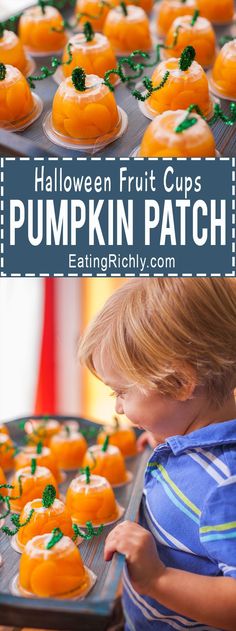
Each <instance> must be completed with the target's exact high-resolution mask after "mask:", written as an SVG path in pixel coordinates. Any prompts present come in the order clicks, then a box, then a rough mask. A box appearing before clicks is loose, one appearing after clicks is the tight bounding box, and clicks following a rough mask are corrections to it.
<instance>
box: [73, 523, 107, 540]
mask: <svg viewBox="0 0 236 631" xmlns="http://www.w3.org/2000/svg"><path fill="white" fill-rule="evenodd" d="M72 528H73V531H74V537H73V541H76V539H77V537H82V539H85V540H86V541H90V540H91V539H93V537H98V536H99V535H101V533H102V531H103V528H104V526H103V524H101V526H98V528H97V529H96V530H95V528H94V527H93V524H92V522H91V521H86V529H87V532H84V531H83V530H81V529H80V528H79V526H77V524H73V526H72Z"/></svg>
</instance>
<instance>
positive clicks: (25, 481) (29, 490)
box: [9, 466, 58, 512]
mask: <svg viewBox="0 0 236 631" xmlns="http://www.w3.org/2000/svg"><path fill="white" fill-rule="evenodd" d="M11 484H12V485H13V487H14V488H13V489H11V490H10V492H9V497H10V500H11V498H13V499H12V500H11V501H10V504H11V510H12V511H13V512H14V511H16V512H20V511H21V510H22V508H24V506H25V504H27V502H30V501H31V500H33V499H36V498H39V497H42V495H43V491H44V489H45V487H46V486H47V485H48V484H52V486H55V488H56V493H57V497H58V488H57V483H56V480H55V478H54V476H53V475H52V473H51V471H49V469H47V468H46V467H39V466H36V470H35V472H34V473H32V471H31V467H23V469H18V471H16V473H15V475H14V476H13V479H12V482H11ZM21 488H22V492H21ZM14 498H17V499H14Z"/></svg>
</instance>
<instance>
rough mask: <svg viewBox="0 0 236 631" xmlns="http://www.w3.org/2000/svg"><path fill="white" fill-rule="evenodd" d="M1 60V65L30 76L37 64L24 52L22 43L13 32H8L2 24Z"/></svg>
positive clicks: (0, 39) (0, 32)
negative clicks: (13, 67)
mask: <svg viewBox="0 0 236 631" xmlns="http://www.w3.org/2000/svg"><path fill="white" fill-rule="evenodd" d="M0 59H1V63H3V64H5V65H6V64H8V65H10V66H15V67H16V68H18V70H20V71H21V72H22V74H23V75H25V76H28V75H29V74H30V73H31V72H33V70H34V68H35V63H34V61H33V59H31V57H30V56H29V55H27V54H26V53H25V51H24V48H23V46H22V43H21V41H20V39H19V37H17V35H16V34H15V33H14V32H13V31H8V30H7V29H5V28H4V26H3V23H1V22H0Z"/></svg>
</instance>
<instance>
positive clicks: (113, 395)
mask: <svg viewBox="0 0 236 631" xmlns="http://www.w3.org/2000/svg"><path fill="white" fill-rule="evenodd" d="M123 394H124V392H121V390H120V391H119V392H118V391H117V392H115V391H112V392H111V393H110V397H114V398H117V397H121V396H122V395H123Z"/></svg>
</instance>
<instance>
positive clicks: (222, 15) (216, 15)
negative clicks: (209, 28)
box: [197, 0, 234, 24]
mask: <svg viewBox="0 0 236 631" xmlns="http://www.w3.org/2000/svg"><path fill="white" fill-rule="evenodd" d="M197 2H198V9H199V11H200V13H201V15H202V16H203V17H205V18H207V19H208V20H210V22H213V24H226V23H227V22H231V20H232V19H233V16H234V0H197Z"/></svg>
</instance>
